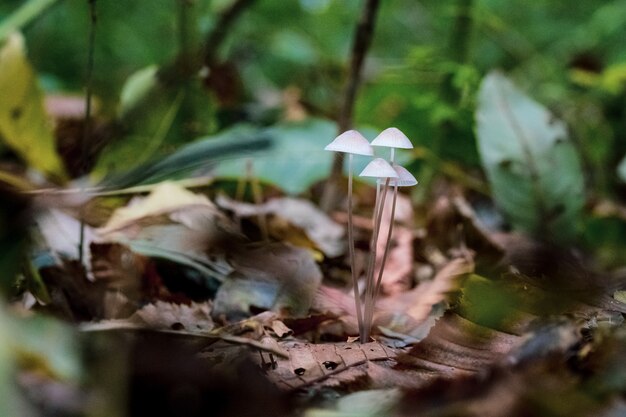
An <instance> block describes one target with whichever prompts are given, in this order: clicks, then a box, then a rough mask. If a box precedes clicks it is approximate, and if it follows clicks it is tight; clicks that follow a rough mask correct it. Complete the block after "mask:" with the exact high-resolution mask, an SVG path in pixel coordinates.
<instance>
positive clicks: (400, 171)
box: [364, 127, 417, 337]
mask: <svg viewBox="0 0 626 417" xmlns="http://www.w3.org/2000/svg"><path fill="white" fill-rule="evenodd" d="M371 145H372V146H386V147H388V148H391V155H390V157H389V160H390V163H391V164H392V168H393V169H394V170H395V171H396V173H397V175H398V177H397V178H396V179H393V180H391V181H389V179H387V180H385V182H384V191H383V197H382V198H383V201H382V202H381V204H380V207H381V208H380V214H379V215H378V218H377V223H376V224H375V225H374V228H375V230H376V234H378V233H379V232H380V224H381V220H382V208H383V207H384V204H385V201H384V200H385V198H386V194H387V189H388V187H389V185H393V186H394V189H393V199H392V205H391V221H390V222H389V230H388V233H387V242H386V245H385V252H384V253H383V258H382V262H381V267H380V271H379V273H378V278H377V280H376V285H375V286H374V283H373V279H374V278H373V274H374V271H373V269H374V268H373V265H372V271H371V272H370V273H371V274H372V276H371V278H370V280H371V287H372V288H371V290H370V292H369V293H366V297H365V309H364V311H365V313H364V317H365V319H364V327H365V328H366V329H370V328H371V323H372V318H373V315H374V302H375V300H376V297H377V295H378V292H379V291H380V283H381V281H382V274H383V270H384V267H385V262H386V261H387V255H388V254H389V247H390V240H391V233H392V230H393V219H394V217H395V211H396V200H397V198H398V187H404V186H411V185H415V184H417V180H416V179H415V177H414V176H413V175H412V174H411V173H410V172H409V171H407V170H406V169H405V168H403V167H401V166H399V165H395V164H394V160H395V150H396V148H401V149H412V148H413V144H412V143H411V141H410V140H409V138H407V137H406V135H405V134H404V133H402V131H401V130H400V129H398V128H395V127H390V128H387V129H385V130H383V131H382V132H380V134H379V135H378V136H376V138H375V139H374V140H373V141H372V143H371ZM382 183H383V181H382V180H380V179H379V180H378V185H381V184H382ZM377 195H378V192H377ZM368 282H369V281H368ZM366 336H368V337H369V335H368V334H366Z"/></svg>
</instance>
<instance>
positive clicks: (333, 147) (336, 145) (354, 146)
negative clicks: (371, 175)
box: [324, 130, 374, 329]
mask: <svg viewBox="0 0 626 417" xmlns="http://www.w3.org/2000/svg"><path fill="white" fill-rule="evenodd" d="M324 149H325V150H327V151H334V152H343V153H347V154H348V251H349V254H350V271H351V275H352V287H353V290H354V303H355V307H356V312H357V314H356V317H357V322H358V324H359V329H361V328H362V327H363V312H362V310H361V297H360V294H359V286H358V280H357V277H356V272H355V262H354V231H353V230H354V229H353V225H352V159H353V158H352V156H353V155H366V156H372V155H374V150H373V149H372V146H371V145H370V144H369V142H368V141H367V139H365V137H363V135H361V134H360V133H359V132H357V131H356V130H348V131H346V132H343V133H342V134H341V135H339V136H337V137H336V138H335V139H334V140H333V141H332V142H331V143H329V144H328V145H327V146H326V147H325V148H324Z"/></svg>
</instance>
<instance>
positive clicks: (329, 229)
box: [217, 195, 345, 258]
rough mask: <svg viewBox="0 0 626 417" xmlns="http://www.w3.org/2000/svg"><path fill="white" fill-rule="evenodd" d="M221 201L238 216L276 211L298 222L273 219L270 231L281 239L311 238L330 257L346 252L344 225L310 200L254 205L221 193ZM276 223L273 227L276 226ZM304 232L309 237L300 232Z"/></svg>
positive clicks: (287, 219) (222, 205)
mask: <svg viewBox="0 0 626 417" xmlns="http://www.w3.org/2000/svg"><path fill="white" fill-rule="evenodd" d="M217 204H218V205H219V206H220V207H223V208H225V209H227V210H231V211H233V212H234V213H235V214H236V215H237V216H238V217H251V216H258V215H273V216H278V217H280V218H282V219H284V220H286V221H287V222H288V223H289V224H291V225H293V226H295V228H293V229H286V228H285V227H284V226H282V227H280V222H277V221H273V222H272V221H271V222H270V230H269V232H270V234H272V235H273V236H274V237H275V238H277V239H279V240H286V241H288V242H291V243H294V244H298V243H299V242H303V241H307V240H310V241H311V242H313V243H314V246H315V247H316V248H318V249H319V250H321V251H322V252H323V253H324V254H325V255H326V256H328V257H331V258H333V257H337V256H340V255H342V254H343V253H344V252H345V246H344V242H343V237H344V229H343V227H342V226H341V225H339V224H337V223H335V222H334V221H333V220H332V219H331V218H330V217H328V216H327V215H326V214H325V213H324V212H322V211H321V210H320V209H318V208H317V207H316V206H315V205H314V204H312V203H311V202H310V201H308V200H303V199H297V198H288V197H284V198H274V199H270V200H269V201H267V202H266V203H264V204H261V205H254V204H247V203H241V202H236V201H234V200H230V199H228V198H227V197H226V196H224V195H222V196H219V197H218V199H217ZM272 226H273V227H272ZM302 233H304V235H305V237H306V238H304V237H300V236H298V234H302Z"/></svg>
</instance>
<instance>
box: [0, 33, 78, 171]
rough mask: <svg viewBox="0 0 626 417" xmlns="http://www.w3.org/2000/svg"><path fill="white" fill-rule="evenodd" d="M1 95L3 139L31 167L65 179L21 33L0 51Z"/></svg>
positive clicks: (0, 108)
mask: <svg viewBox="0 0 626 417" xmlns="http://www.w3.org/2000/svg"><path fill="white" fill-rule="evenodd" d="M0 92H1V93H0V137H1V138H2V139H3V140H4V142H5V143H6V144H7V145H8V146H10V147H11V148H12V149H13V150H14V151H15V152H17V153H18V154H19V155H20V156H21V157H22V158H23V159H24V160H25V161H26V162H27V163H28V164H29V165H30V166H31V167H33V168H36V169H38V170H40V171H42V172H43V173H45V174H47V175H50V176H52V177H54V178H56V179H61V180H62V179H65V178H66V173H65V168H64V167H63V163H62V162H61V159H60V158H59V156H58V155H57V152H56V149H55V140H54V135H53V132H52V126H51V124H50V122H49V120H48V117H47V116H46V112H45V110H44V106H43V94H42V92H41V90H40V88H39V86H38V84H37V79H36V78H35V73H34V71H33V68H32V67H31V66H30V64H29V62H28V60H27V59H26V54H25V48H24V39H23V38H22V36H21V35H20V34H19V33H15V34H12V35H11V36H9V38H8V40H7V41H6V43H5V44H4V45H3V46H2V49H0Z"/></svg>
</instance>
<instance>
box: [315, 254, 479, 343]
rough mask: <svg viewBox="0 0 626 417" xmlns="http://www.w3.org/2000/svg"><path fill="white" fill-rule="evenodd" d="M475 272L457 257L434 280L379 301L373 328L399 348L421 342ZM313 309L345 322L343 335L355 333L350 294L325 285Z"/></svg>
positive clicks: (469, 260) (468, 264)
mask: <svg viewBox="0 0 626 417" xmlns="http://www.w3.org/2000/svg"><path fill="white" fill-rule="evenodd" d="M473 270H474V263H473V261H472V260H471V259H466V258H457V259H454V260H452V261H450V262H449V263H448V264H447V265H446V266H444V267H443V268H442V269H441V270H440V271H439V272H438V273H437V274H436V275H435V277H434V278H433V279H432V280H431V281H427V282H423V283H421V284H420V285H419V286H417V287H416V288H414V289H413V290H410V291H408V292H404V293H399V294H397V295H395V296H393V297H387V298H383V299H381V300H379V301H378V302H377V311H376V312H375V313H374V329H379V330H380V331H381V332H382V333H383V334H384V335H385V336H387V337H389V338H392V339H396V341H395V342H394V344H396V345H407V344H413V343H416V342H418V341H419V340H421V339H423V338H424V337H425V336H426V335H427V334H428V331H429V329H430V328H431V327H432V325H433V324H434V322H435V320H436V319H437V318H439V317H441V315H442V314H443V312H444V311H445V309H446V305H445V304H442V303H445V301H446V300H448V298H449V295H450V294H451V293H453V292H455V291H457V290H458V289H459V287H460V285H461V283H462V281H463V279H464V277H466V276H467V275H468V274H470V273H471V272H472V271H473ZM314 308H315V309H316V310H317V311H320V312H322V313H330V314H333V315H335V316H336V317H338V318H339V320H340V321H341V322H342V324H343V330H344V332H346V333H347V334H354V331H355V330H356V322H355V319H354V317H355V310H354V300H353V298H352V297H351V296H350V295H349V294H348V293H345V292H342V291H341V290H338V289H334V288H330V287H326V286H322V287H320V289H319V291H318V292H317V294H316V297H315V301H314Z"/></svg>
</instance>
